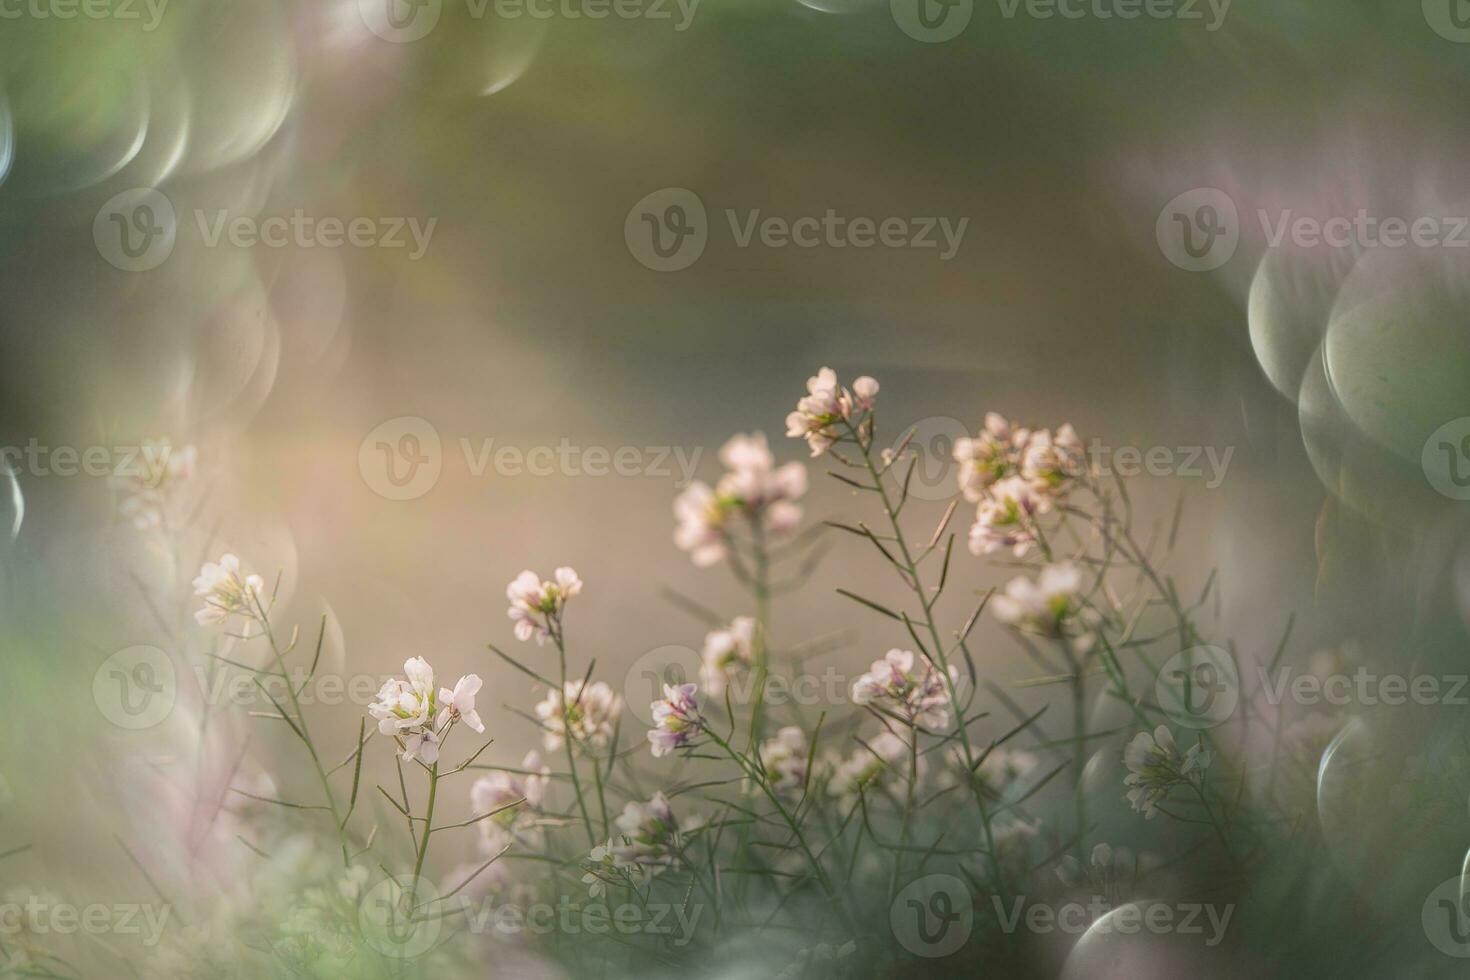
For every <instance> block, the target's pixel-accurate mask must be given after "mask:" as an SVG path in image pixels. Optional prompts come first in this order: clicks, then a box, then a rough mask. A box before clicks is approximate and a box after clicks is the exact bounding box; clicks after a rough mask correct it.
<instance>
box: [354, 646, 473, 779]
mask: <svg viewBox="0 0 1470 980" xmlns="http://www.w3.org/2000/svg"><path fill="white" fill-rule="evenodd" d="M403 674H404V677H403V678H393V679H391V680H388V681H385V682H384V683H383V686H382V687H381V688H379V689H378V697H377V700H376V701H374V702H373V703H372V704H371V705H369V706H368V714H370V715H372V716H373V717H374V718H376V719H377V720H378V731H379V732H381V733H382V734H384V735H391V736H393V737H395V738H401V739H402V740H403V761H405V762H412V761H413V760H414V759H420V760H422V761H423V762H424V764H425V765H431V766H432V765H434V764H435V763H436V762H438V761H439V746H440V743H441V742H442V741H443V739H444V736H445V735H447V734H448V731H449V727H450V726H451V725H453V724H454V723H456V722H463V723H464V724H465V725H467V726H469V727H470V728H472V729H474V730H475V731H477V732H483V731H484V730H485V725H484V724H483V723H482V722H481V721H480V716H479V714H478V713H477V712H476V711H475V695H476V694H477V693H478V692H479V690H480V678H479V676H478V675H476V674H467V675H465V676H464V677H461V678H460V679H459V680H458V681H457V682H455V685H454V690H452V691H451V690H449V689H448V688H440V689H439V691H438V693H437V694H436V693H435V691H434V668H433V667H430V666H429V663H428V661H426V660H424V658H423V657H412V658H410V659H408V660H406V661H405V662H404V664H403Z"/></svg>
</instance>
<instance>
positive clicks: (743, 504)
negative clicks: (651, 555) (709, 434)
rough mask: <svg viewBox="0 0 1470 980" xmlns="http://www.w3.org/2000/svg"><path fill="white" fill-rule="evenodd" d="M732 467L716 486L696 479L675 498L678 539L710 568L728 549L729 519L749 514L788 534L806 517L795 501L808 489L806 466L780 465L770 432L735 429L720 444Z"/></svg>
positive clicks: (770, 528)
mask: <svg viewBox="0 0 1470 980" xmlns="http://www.w3.org/2000/svg"><path fill="white" fill-rule="evenodd" d="M720 462H721V463H723V464H724V465H725V467H726V470H727V472H726V473H725V474H724V475H723V476H722V477H720V480H719V483H718V484H717V485H716V486H715V488H714V489H710V487H709V485H708V484H705V483H701V482H699V481H697V480H696V481H694V482H693V483H691V484H689V486H688V487H686V488H685V489H684V491H683V492H682V493H680V494H679V496H677V497H676V498H674V517H675V520H676V521H677V526H676V527H675V528H674V543H675V544H676V545H677V546H678V547H679V549H680V550H681V551H687V552H689V555H690V558H691V559H693V561H694V564H695V565H697V566H699V567H700V568H705V567H708V566H710V565H713V564H715V563H716V562H718V561H721V560H723V559H724V558H725V556H726V555H727V554H728V541H727V539H726V535H727V534H728V533H729V532H730V530H731V526H730V519H731V518H732V517H735V516H740V517H744V518H745V519H746V520H747V521H749V522H751V523H753V524H757V525H759V527H760V529H761V530H763V531H765V532H768V533H770V534H783V533H785V532H787V531H790V530H791V529H792V528H794V527H796V525H797V524H798V523H800V521H801V508H800V507H799V506H797V505H796V503H795V501H797V500H800V499H801V498H802V497H803V496H805V495H806V491H807V476H806V467H805V466H803V465H802V464H801V463H787V464H785V465H784V466H780V467H778V466H776V463H775V459H774V458H773V457H772V456H771V449H770V447H769V446H768V445H767V444H766V437H765V436H764V435H763V434H761V433H759V432H756V433H754V434H752V435H743V434H742V435H735V436H731V437H730V440H729V441H728V442H726V443H725V445H724V446H723V447H721V449H720Z"/></svg>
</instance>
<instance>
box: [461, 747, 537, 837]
mask: <svg viewBox="0 0 1470 980" xmlns="http://www.w3.org/2000/svg"><path fill="white" fill-rule="evenodd" d="M521 769H523V770H524V772H520V773H514V772H506V771H504V770H496V771H494V772H491V773H489V774H487V775H484V776H481V777H480V778H479V779H477V780H475V782H474V785H473V786H471V787H470V809H471V810H472V812H473V813H474V815H475V816H476V817H480V816H483V815H484V814H487V813H494V814H495V815H494V816H493V817H490V818H488V819H485V820H481V821H479V823H478V824H477V826H478V827H479V828H480V837H481V843H482V845H483V849H484V850H485V851H486V852H487V853H493V852H495V851H498V850H500V849H501V847H503V846H504V845H505V844H507V843H509V841H508V840H507V835H509V837H512V838H514V837H524V836H526V835H527V833H528V832H529V831H530V830H531V829H532V828H533V827H534V826H535V823H536V815H535V811H536V810H538V809H540V807H541V802H542V800H544V799H545V798H546V787H547V784H548V783H549V782H550V781H551V769H550V767H548V766H547V765H545V763H543V762H542V761H541V754H540V753H539V752H537V751H535V750H534V749H532V750H531V751H530V752H527V753H526V757H525V758H524V759H522V760H521ZM517 800H524V801H525V802H524V803H523V804H522V805H520V806H511V804H513V803H515V802H516V801H517ZM497 811H498V812H497Z"/></svg>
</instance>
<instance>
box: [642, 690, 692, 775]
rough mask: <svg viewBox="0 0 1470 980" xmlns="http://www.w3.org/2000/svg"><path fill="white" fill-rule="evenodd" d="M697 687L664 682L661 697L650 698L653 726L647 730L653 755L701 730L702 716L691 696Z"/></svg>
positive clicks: (683, 742)
mask: <svg viewBox="0 0 1470 980" xmlns="http://www.w3.org/2000/svg"><path fill="white" fill-rule="evenodd" d="M698 690H699V689H698V687H697V686H696V685H694V684H680V685H679V686H678V687H675V686H673V685H672V684H665V685H664V696H663V698H662V699H661V700H658V701H655V702H653V704H652V706H651V707H652V710H653V725H654V727H653V728H652V729H650V730H649V732H648V744H649V747H650V748H651V749H652V750H653V755H654V757H655V758H658V757H659V756H665V755H668V754H669V753H670V752H672V751H674V750H675V749H677V748H682V747H683V746H685V745H688V744H689V743H690V742H692V741H694V739H696V738H698V737H699V735H700V733H702V732H703V731H704V729H705V722H704V718H703V717H702V716H701V715H700V713H699V703H698V702H697V701H696V700H695V699H694V695H695V693H696V692H697V691H698Z"/></svg>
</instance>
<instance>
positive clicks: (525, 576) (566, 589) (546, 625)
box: [505, 567, 582, 644]
mask: <svg viewBox="0 0 1470 980" xmlns="http://www.w3.org/2000/svg"><path fill="white" fill-rule="evenodd" d="M581 591H582V580H581V579H580V578H578V577H577V572H576V570H575V569H572V568H567V567H562V568H558V569H557V570H556V572H555V574H554V579H553V580H552V581H542V580H541V578H540V577H539V576H537V574H536V573H535V572H533V571H530V570H527V571H524V572H521V574H519V575H517V576H516V577H515V579H514V580H513V581H512V582H511V583H510V585H508V586H506V589H505V597H506V598H507V599H509V600H510V609H508V610H507V611H506V614H507V615H508V616H509V617H510V618H511V621H512V622H514V623H515V634H516V639H518V640H521V641H525V640H529V639H532V638H534V639H535V640H536V642H537V644H542V643H545V642H546V638H547V637H548V636H550V635H552V632H553V631H554V630H559V629H560V628H561V616H562V610H563V609H564V608H565V606H566V604H567V600H568V599H570V598H572V596H575V595H577V594H579V593H580V592H581Z"/></svg>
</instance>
